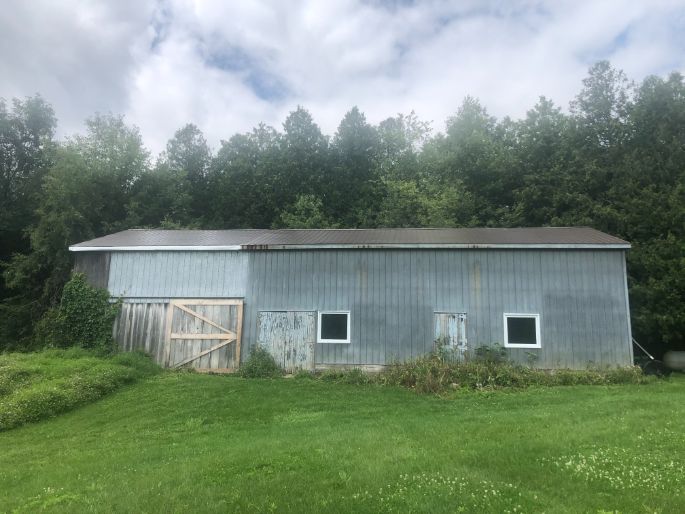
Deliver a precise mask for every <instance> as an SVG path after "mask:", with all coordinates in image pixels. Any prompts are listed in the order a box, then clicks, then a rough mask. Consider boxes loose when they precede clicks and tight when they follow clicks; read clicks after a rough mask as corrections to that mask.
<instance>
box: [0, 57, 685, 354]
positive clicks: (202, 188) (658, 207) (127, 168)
mask: <svg viewBox="0 0 685 514" xmlns="http://www.w3.org/2000/svg"><path fill="white" fill-rule="evenodd" d="M541 93H542V92H541ZM56 126H57V122H56V119H55V116H54V113H53V110H52V108H51V107H50V105H49V104H47V103H46V102H45V101H44V100H43V99H41V98H40V97H34V98H28V99H25V100H16V101H14V102H13V103H12V104H11V105H10V104H7V103H6V102H4V101H0V202H2V203H1V208H0V263H2V266H3V267H4V274H3V275H4V280H2V281H0V345H2V347H4V348H8V347H14V348H25V347H27V346H29V347H30V346H31V344H35V345H40V344H42V341H40V340H36V337H35V336H36V333H35V332H34V327H35V323H36V322H37V320H38V319H40V318H41V317H42V316H43V315H44V314H45V313H46V312H47V311H48V309H49V308H50V307H54V306H56V305H57V304H58V303H59V300H60V297H61V291H62V287H63V285H64V283H65V282H66V281H67V280H68V278H69V274H70V271H71V268H72V256H71V255H70V254H69V252H68V250H67V248H68V245H69V244H70V243H75V242H78V241H83V240H86V239H90V238H92V237H97V236H102V235H104V234H107V233H110V232H113V231H117V230H122V229H126V228H132V227H160V226H161V227H169V228H171V227H174V228H179V227H194V228H206V229H215V228H218V229H227V228H267V227H302V228H310V227H341V228H350V227H470V226H486V227H495V226H501V227H513V226H541V225H555V226H559V225H567V226H568V225H576V226H577V225H581V226H592V227H594V228H597V229H599V230H604V231H606V232H609V233H611V234H614V235H617V236H620V237H623V238H625V239H627V240H628V241H630V242H631V243H632V244H633V247H632V250H631V251H630V252H628V272H629V286H630V295H631V298H630V300H631V301H630V305H631V309H632V321H633V333H634V335H635V337H636V338H637V339H638V341H640V343H641V344H643V345H645V346H647V347H648V349H651V351H652V353H654V354H655V355H656V356H657V357H659V356H661V354H662V353H663V351H664V350H665V349H685V269H684V266H685V264H684V263H683V255H684V254H685V150H684V147H683V141H684V140H685V81H684V80H683V76H682V75H681V74H680V73H677V72H676V73H672V74H671V75H669V76H668V77H647V78H646V79H644V80H643V81H642V83H641V84H633V83H631V82H630V81H629V80H628V79H627V77H626V76H625V75H624V74H623V73H622V72H621V71H619V70H616V69H615V68H613V67H611V66H610V64H609V63H608V62H599V63H597V64H596V65H594V66H592V68H591V69H590V70H589V73H588V76H587V78H586V79H585V80H584V81H583V83H582V85H580V91H579V92H578V95H577V96H576V98H575V99H574V101H573V102H572V103H571V105H570V106H569V110H568V112H566V111H562V109H561V108H560V107H558V106H556V105H554V104H553V103H552V102H551V101H550V100H548V99H546V98H544V97H541V98H540V100H539V101H538V103H537V104H536V105H534V106H531V109H530V110H529V111H528V113H527V114H526V116H525V117H523V118H522V119H519V120H511V119H508V118H505V119H501V120H497V119H495V118H493V117H492V116H490V115H489V114H488V112H487V109H486V108H485V107H484V106H482V105H481V104H480V103H479V102H478V101H477V100H476V99H474V98H466V99H465V100H464V102H463V104H462V106H461V108H460V109H459V110H458V111H457V112H456V113H454V116H452V117H450V118H449V119H448V121H447V124H446V126H445V127H444V130H442V132H441V133H434V132H433V129H436V130H441V129H443V127H431V126H430V124H429V123H426V122H423V121H421V120H420V119H419V118H418V117H417V116H416V115H415V114H413V113H411V114H409V115H398V116H395V117H392V118H388V119H386V120H384V121H381V122H380V123H378V124H377V125H372V124H370V123H368V122H367V120H366V118H365V116H364V114H363V113H362V112H360V111H359V110H358V109H357V108H353V109H351V110H350V111H349V112H348V113H347V114H346V115H345V116H344V117H343V119H342V120H341V122H340V125H339V127H338V129H337V131H336V132H335V134H334V135H333V136H332V137H328V136H326V135H324V134H323V133H322V132H321V130H320V128H319V127H318V126H317V125H316V123H315V122H314V120H313V118H312V116H311V115H310V114H309V113H308V112H307V111H306V110H305V109H303V108H297V109H296V110H295V111H293V112H291V113H290V114H289V115H288V116H287V118H286V119H285V120H284V123H283V127H282V129H280V130H279V129H276V128H272V127H268V126H265V125H259V126H257V127H256V128H255V129H254V130H253V131H252V132H249V133H246V134H235V135H230V134H227V135H226V138H225V141H223V142H222V144H221V146H220V148H218V149H217V151H216V152H212V151H211V149H210V148H209V146H208V145H207V142H206V141H205V139H204V137H203V135H202V133H201V131H200V130H199V129H198V128H197V127H195V126H194V125H187V126H185V127H183V128H181V129H180V130H178V131H177V132H176V134H175V135H174V137H173V138H172V139H171V140H170V141H169V142H168V144H167V148H166V151H165V152H163V153H162V154H161V155H160V156H159V157H158V158H157V159H156V160H154V161H153V160H152V159H151V158H150V154H149V152H148V151H147V150H146V149H145V147H144V144H143V141H142V138H141V136H140V133H139V132H138V130H137V129H136V128H133V127H130V126H127V125H126V124H125V123H124V120H123V119H122V118H121V117H117V116H112V115H97V116H95V117H93V118H91V119H90V120H88V121H87V130H86V132H85V134H82V135H77V136H75V137H73V138H70V139H69V140H67V141H64V142H59V141H56V140H55V136H54V134H55V129H56ZM50 315H52V314H49V315H48V316H50Z"/></svg>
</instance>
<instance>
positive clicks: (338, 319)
mask: <svg viewBox="0 0 685 514" xmlns="http://www.w3.org/2000/svg"><path fill="white" fill-rule="evenodd" d="M347 316H349V314H322V315H321V339H341V340H343V341H345V340H346V339H347Z"/></svg>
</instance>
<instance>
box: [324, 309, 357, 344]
mask: <svg viewBox="0 0 685 514" xmlns="http://www.w3.org/2000/svg"><path fill="white" fill-rule="evenodd" d="M318 313H319V315H318V320H317V323H316V342H317V343H322V344H350V339H351V334H350V326H351V324H350V319H351V318H352V315H351V314H350V311H318ZM323 314H347V339H322V338H321V316H322V315H323Z"/></svg>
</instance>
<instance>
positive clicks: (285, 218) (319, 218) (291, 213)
mask: <svg viewBox="0 0 685 514" xmlns="http://www.w3.org/2000/svg"><path fill="white" fill-rule="evenodd" d="M275 226H276V228H338V225H337V224H336V223H333V222H332V221H331V220H330V219H328V218H327V217H326V214H325V212H324V208H323V202H322V201H321V198H318V197H316V196H314V195H299V196H298V197H297V200H295V203H293V204H292V205H290V206H288V207H287V208H286V209H285V210H283V212H281V214H280V216H279V220H278V222H277V223H276V224H275Z"/></svg>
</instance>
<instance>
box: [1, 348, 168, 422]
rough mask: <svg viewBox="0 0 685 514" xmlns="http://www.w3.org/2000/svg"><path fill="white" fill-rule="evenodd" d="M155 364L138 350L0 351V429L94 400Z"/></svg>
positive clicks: (150, 371) (148, 371)
mask: <svg viewBox="0 0 685 514" xmlns="http://www.w3.org/2000/svg"><path fill="white" fill-rule="evenodd" d="M158 370H159V368H158V367H157V366H156V365H155V364H154V363H153V362H152V361H151V360H150V359H149V358H148V357H146V356H144V355H143V354H141V353H126V354H117V355H114V356H112V357H107V358H105V357H102V356H98V354H97V353H95V352H93V351H88V350H83V349H79V348H72V349H69V350H47V351H43V352H38V353H24V354H22V353H13V354H6V355H0V430H7V429H9V428H13V427H16V426H19V425H22V424H24V423H28V422H32V421H37V420H39V419H43V418H47V417H51V416H55V415H57V414H60V413H62V412H66V411H68V410H70V409H73V408H74V407H77V406H80V405H83V404H86V403H90V402H92V401H94V400H97V399H99V398H101V397H103V396H105V395H107V394H109V393H111V392H112V391H114V390H116V389H117V388H119V387H121V386H122V385H125V384H129V383H132V382H134V381H136V380H138V379H140V378H143V377H147V376H150V375H151V374H154V373H155V372H157V371H158Z"/></svg>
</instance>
